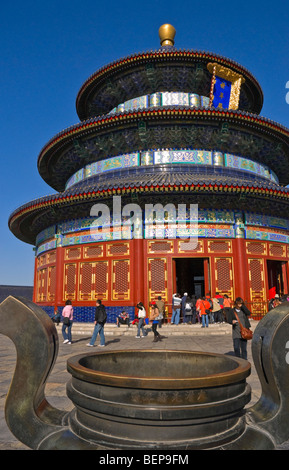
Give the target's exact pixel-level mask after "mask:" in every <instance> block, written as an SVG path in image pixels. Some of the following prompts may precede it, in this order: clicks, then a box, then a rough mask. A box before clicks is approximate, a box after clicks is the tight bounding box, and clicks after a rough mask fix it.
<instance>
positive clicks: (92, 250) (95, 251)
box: [83, 244, 103, 259]
mask: <svg viewBox="0 0 289 470" xmlns="http://www.w3.org/2000/svg"><path fill="white" fill-rule="evenodd" d="M102 256H103V245H101V244H95V245H91V246H85V247H84V248H83V257H84V258H90V259H93V258H100V257H102Z"/></svg>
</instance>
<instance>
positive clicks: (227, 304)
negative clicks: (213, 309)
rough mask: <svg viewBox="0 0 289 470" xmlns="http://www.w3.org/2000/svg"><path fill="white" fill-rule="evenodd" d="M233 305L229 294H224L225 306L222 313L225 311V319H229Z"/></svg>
mask: <svg viewBox="0 0 289 470" xmlns="http://www.w3.org/2000/svg"><path fill="white" fill-rule="evenodd" d="M232 306H233V302H232V300H231V299H230V297H229V296H228V295H227V294H224V308H223V312H222V313H223V317H224V320H225V321H227V313H228V311H229V309H230V308H232Z"/></svg>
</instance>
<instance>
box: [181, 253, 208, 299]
mask: <svg viewBox="0 0 289 470" xmlns="http://www.w3.org/2000/svg"><path fill="white" fill-rule="evenodd" d="M174 261H175V283H174V287H175V289H174V290H175V291H176V292H178V293H179V294H181V295H182V294H183V293H184V292H187V293H188V294H189V296H191V295H195V296H196V297H200V296H203V295H205V294H206V292H205V290H206V288H207V287H208V286H207V282H208V280H206V279H205V268H204V261H207V260H205V259H204V258H175V259H174ZM206 281H207V282H206Z"/></svg>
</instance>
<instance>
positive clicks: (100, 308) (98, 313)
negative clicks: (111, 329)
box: [87, 300, 107, 347]
mask: <svg viewBox="0 0 289 470" xmlns="http://www.w3.org/2000/svg"><path fill="white" fill-rule="evenodd" d="M106 318H107V315H106V311H105V306H104V305H103V304H102V303H101V300H97V301H96V309H95V316H94V325H95V326H94V331H93V334H92V337H91V340H90V342H89V343H88V344H87V346H94V343H95V341H96V337H97V335H98V333H99V336H100V345H99V346H101V347H104V346H105V337H104V331H103V329H104V324H105V323H106Z"/></svg>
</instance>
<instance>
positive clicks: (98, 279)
mask: <svg viewBox="0 0 289 470" xmlns="http://www.w3.org/2000/svg"><path fill="white" fill-rule="evenodd" d="M108 272H109V271H108V261H98V262H96V263H95V274H96V275H95V284H94V298H95V300H96V299H101V300H107V299H108Z"/></svg>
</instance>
